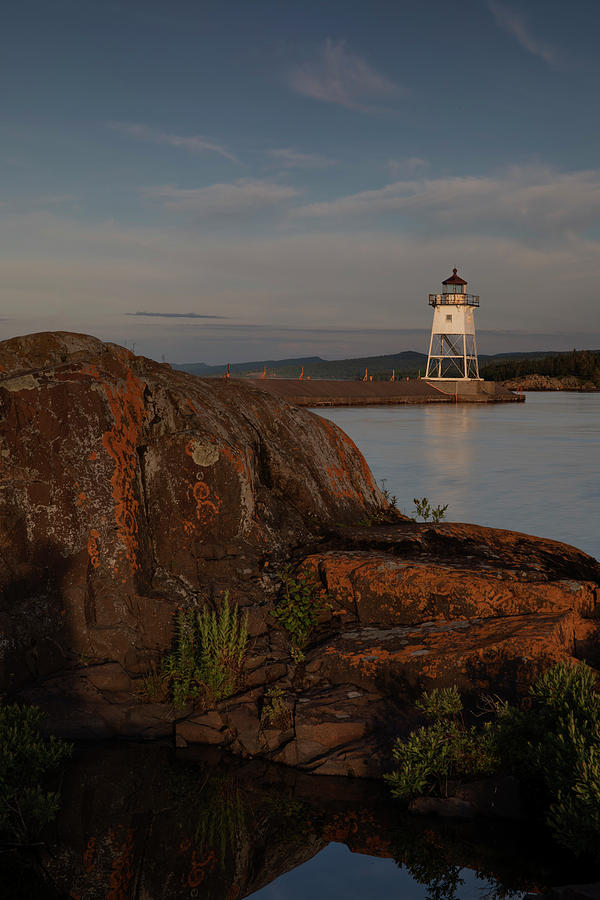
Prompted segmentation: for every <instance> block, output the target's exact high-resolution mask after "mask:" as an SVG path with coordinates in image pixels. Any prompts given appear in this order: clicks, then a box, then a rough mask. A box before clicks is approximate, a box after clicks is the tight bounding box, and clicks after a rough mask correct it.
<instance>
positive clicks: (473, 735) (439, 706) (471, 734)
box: [384, 686, 497, 800]
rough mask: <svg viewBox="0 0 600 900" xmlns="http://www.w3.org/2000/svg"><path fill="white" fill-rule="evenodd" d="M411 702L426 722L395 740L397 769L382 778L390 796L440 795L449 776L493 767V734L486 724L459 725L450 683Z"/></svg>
mask: <svg viewBox="0 0 600 900" xmlns="http://www.w3.org/2000/svg"><path fill="white" fill-rule="evenodd" d="M416 705H417V708H418V709H420V710H422V712H423V713H424V714H425V716H426V718H427V719H429V720H430V722H431V724H429V725H423V726H421V727H420V728H418V729H416V731H413V732H412V733H411V734H410V735H409V736H408V737H407V738H405V739H403V738H398V739H397V740H396V742H395V744H394V749H393V751H392V755H393V757H394V759H395V760H396V762H397V764H398V767H397V768H396V769H395V770H394V772H392V773H391V774H390V775H385V776H384V777H385V780H386V781H387V782H388V784H389V785H390V787H391V791H392V795H393V796H394V797H397V798H398V799H402V800H410V799H412V798H413V797H416V796H419V795H420V794H424V793H435V794H437V795H438V796H439V795H442V796H444V797H446V796H447V795H448V781H449V779H452V778H464V777H475V776H479V775H486V774H490V773H491V772H493V771H494V769H495V768H496V766H497V759H496V756H495V750H494V735H493V733H492V731H491V729H489V728H485V729H482V730H478V729H476V728H475V727H474V726H471V727H467V726H466V725H465V723H464V720H463V716H462V710H463V705H462V700H461V698H460V694H459V692H458V688H457V687H456V686H454V687H452V688H443V689H442V690H438V689H434V690H433V691H431V693H429V694H427V693H425V694H423V696H422V698H421V700H420V701H418V702H417V704H416Z"/></svg>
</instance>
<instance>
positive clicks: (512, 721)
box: [498, 663, 600, 857]
mask: <svg viewBox="0 0 600 900" xmlns="http://www.w3.org/2000/svg"><path fill="white" fill-rule="evenodd" d="M529 695H530V699H531V707H530V708H529V709H518V708H516V707H514V706H509V705H508V704H503V705H502V706H500V707H499V709H498V747H499V751H500V753H501V757H502V759H503V762H504V765H505V766H506V767H507V768H509V769H510V770H511V771H513V772H514V773H515V774H516V775H517V776H519V777H520V778H521V781H522V783H523V784H524V785H527V787H528V789H529V795H530V803H531V804H532V805H533V806H534V808H536V809H537V810H539V811H540V812H541V813H542V814H543V815H544V817H545V819H546V822H547V824H548V825H549V827H550V829H551V831H552V833H553V834H554V837H555V838H556V839H557V840H558V841H559V842H560V843H561V844H563V845H564V846H566V847H568V848H569V849H570V850H571V851H572V852H573V853H575V854H576V855H580V854H582V853H588V854H592V855H594V856H596V857H598V856H600V694H598V692H597V684H596V676H595V674H594V672H593V671H592V669H590V668H589V667H588V666H587V665H586V664H585V663H578V664H577V665H569V664H566V663H560V664H559V665H556V666H554V667H553V668H551V669H548V670H547V671H546V672H545V673H544V674H543V675H541V676H540V677H539V678H538V679H537V680H536V682H535V683H534V684H533V685H532V687H531V689H530V692H529Z"/></svg>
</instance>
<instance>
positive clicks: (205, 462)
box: [188, 441, 219, 467]
mask: <svg viewBox="0 0 600 900" xmlns="http://www.w3.org/2000/svg"><path fill="white" fill-rule="evenodd" d="M188 446H189V451H190V456H191V457H192V459H193V460H194V462H195V463H196V465H197V466H203V467H207V466H214V464H215V463H216V462H217V460H218V459H219V448H218V447H215V445H214V444H210V443H208V442H204V441H190V443H189V445H188Z"/></svg>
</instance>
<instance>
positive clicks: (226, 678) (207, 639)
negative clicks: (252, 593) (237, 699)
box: [198, 593, 248, 700]
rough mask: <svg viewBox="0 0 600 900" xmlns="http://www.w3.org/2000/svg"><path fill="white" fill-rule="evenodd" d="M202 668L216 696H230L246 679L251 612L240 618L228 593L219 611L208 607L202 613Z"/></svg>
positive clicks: (214, 696) (200, 630)
mask: <svg viewBox="0 0 600 900" xmlns="http://www.w3.org/2000/svg"><path fill="white" fill-rule="evenodd" d="M198 632H199V636H200V656H199V669H200V677H201V680H202V682H203V683H204V684H205V685H206V687H207V688H208V691H209V693H210V694H211V696H212V697H213V699H215V700H221V699H223V698H224V697H230V696H231V694H233V693H235V691H236V690H237V689H238V687H239V686H240V685H241V683H242V668H243V664H244V657H245V654H246V645H247V643H248V613H245V614H244V616H243V617H242V618H241V619H240V616H239V612H238V608H237V605H234V606H231V607H230V606H229V597H228V594H227V593H226V594H225V598H224V600H223V604H222V606H221V608H220V610H219V613H218V615H217V613H216V612H215V611H214V610H208V609H206V607H205V608H204V609H201V610H200V612H199V613H198Z"/></svg>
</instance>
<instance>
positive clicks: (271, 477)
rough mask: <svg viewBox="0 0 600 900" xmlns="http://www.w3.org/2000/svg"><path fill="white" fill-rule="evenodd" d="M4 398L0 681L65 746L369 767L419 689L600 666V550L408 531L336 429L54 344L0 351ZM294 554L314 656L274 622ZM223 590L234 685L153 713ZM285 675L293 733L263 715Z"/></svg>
mask: <svg viewBox="0 0 600 900" xmlns="http://www.w3.org/2000/svg"><path fill="white" fill-rule="evenodd" d="M0 408H1V418H0V548H1V552H0V579H1V585H2V594H1V599H0V632H1V634H0V689H2V690H5V691H10V692H12V693H18V694H19V695H20V696H22V697H24V698H26V699H27V700H30V701H33V702H36V703H38V704H39V705H40V706H41V707H42V708H43V709H44V710H45V711H46V712H47V714H48V724H49V729H50V730H52V731H54V732H55V733H60V734H63V735H65V736H71V737H116V736H120V737H138V738H140V737H141V738H147V739H153V738H156V737H162V736H167V735H174V736H175V737H176V740H177V743H178V744H179V745H180V746H185V745H187V744H193V743H204V744H212V745H218V746H221V747H226V748H228V749H229V750H231V751H233V752H235V753H238V754H240V755H242V756H247V757H251V756H260V757H264V758H268V759H272V760H275V761H279V762H282V763H285V764H287V765H291V766H296V767H299V768H301V769H304V770H306V771H310V772H318V773H320V774H355V775H358V776H371V775H378V774H380V773H381V771H382V770H383V769H385V767H386V766H387V765H389V759H390V750H391V744H392V742H393V739H394V737H395V736H396V735H397V734H398V733H401V732H402V731H403V730H405V729H407V728H408V727H410V726H411V725H412V724H413V721H414V720H413V715H414V713H413V702H414V699H415V698H416V696H417V695H418V694H419V693H420V692H421V691H422V690H423V689H430V688H432V687H434V686H445V685H450V684H454V683H457V684H459V686H460V687H461V688H462V689H463V690H464V692H465V693H466V695H467V696H468V697H471V698H473V700H476V698H477V696H478V695H479V694H480V693H481V692H482V691H493V692H501V693H503V694H505V695H508V696H513V697H514V696H518V695H520V694H523V693H524V692H525V691H526V690H527V687H528V685H529V684H530V682H531V681H532V679H533V678H534V677H535V676H536V675H537V674H538V672H539V671H540V670H542V669H543V668H544V667H546V666H548V665H549V664H551V663H553V662H555V661H558V660H569V659H575V658H586V659H588V660H589V661H591V662H592V663H594V661H595V659H596V645H597V608H598V601H599V595H598V585H599V583H600V566H599V565H598V563H597V562H596V561H595V560H593V559H592V558H591V557H589V556H587V555H586V554H584V553H582V552H581V551H579V550H576V549H575V548H573V547H569V546H567V545H565V544H561V543H558V542H554V541H549V540H543V539H540V538H535V537H531V536H528V535H524V534H518V533H514V532H508V531H500V530H496V529H489V528H482V527H478V526H474V525H464V524H445V523H443V524H439V525H430V524H417V523H414V522H412V521H410V520H408V519H406V518H404V517H403V516H401V515H399V514H398V513H397V512H396V511H395V510H392V509H389V508H387V507H386V503H385V500H384V498H383V496H382V495H381V492H380V491H379V490H378V488H377V486H376V484H375V482H374V480H373V477H372V475H371V473H370V471H369V469H368V467H367V465H366V463H365V461H364V459H363V458H362V456H361V455H360V453H359V452H358V450H357V449H356V447H355V446H354V444H353V443H352V441H351V440H350V439H349V438H348V437H347V436H346V435H345V434H344V433H343V432H342V431H340V429H338V428H336V427H335V426H334V425H332V424H331V423H330V422H327V421H326V420H324V419H322V418H320V417H319V416H316V415H313V414H312V413H309V412H306V411H304V410H301V409H298V408H295V407H291V406H289V405H288V404H287V403H285V402H284V401H282V400H280V399H277V398H274V397H272V396H270V395H268V394H266V393H264V392H262V391H261V390H259V389H258V388H256V387H252V386H249V385H244V384H242V383H240V382H231V383H228V382H226V381H217V380H210V381H207V380H202V379H200V378H196V377H194V376H192V375H188V374H186V373H183V372H175V371H172V370H171V369H170V367H169V366H166V365H159V364H157V363H155V362H152V361H151V360H148V359H144V358H142V357H136V356H134V355H133V354H131V353H130V352H129V351H127V350H125V349H124V348H122V347H118V346H116V345H113V344H105V343H102V342H101V341H98V340H97V339H95V338H92V337H89V336H86V335H76V334H70V333H63V332H58V333H50V334H37V335H29V336H27V337H23V338H15V339H13V340H11V341H5V342H4V343H3V344H0ZM399 452H401V448H399ZM290 561H291V562H293V563H294V564H295V565H297V566H298V567H299V568H300V569H301V570H303V571H306V572H308V573H311V575H312V576H313V577H314V578H315V579H317V580H318V581H319V582H320V583H321V584H322V585H323V587H325V588H326V589H327V591H328V593H329V596H330V598H331V601H332V602H331V607H330V608H327V609H326V610H324V611H323V613H322V615H321V619H320V622H319V626H318V628H317V630H316V632H315V633H314V635H313V637H312V640H311V643H310V645H309V646H308V647H307V649H306V655H305V659H304V660H303V661H302V662H296V661H294V659H293V658H292V656H291V654H290V647H289V642H288V640H287V637H286V635H285V633H284V632H283V631H282V630H281V628H279V627H278V626H277V624H276V623H275V621H274V619H273V618H272V617H271V616H270V612H271V611H272V609H273V605H274V602H275V599H276V597H277V592H278V590H279V578H278V576H277V572H278V571H279V570H280V568H281V566H282V565H283V564H284V563H286V562H290ZM226 590H228V591H229V592H230V597H231V599H232V600H233V601H235V602H237V603H238V604H239V605H240V606H241V607H244V608H245V609H247V610H248V612H249V616H250V643H249V653H248V658H247V661H246V668H245V679H246V680H245V686H244V690H243V691H241V692H240V693H239V694H237V695H236V696H234V697H231V698H229V699H228V700H226V701H223V702H221V703H219V704H218V705H217V706H216V707H215V708H213V709H209V710H206V709H198V708H197V709H194V708H193V707H190V708H189V709H186V710H183V711H177V710H175V709H174V708H173V706H172V705H171V704H169V703H148V702H144V699H143V697H142V695H141V691H140V687H141V684H142V680H143V676H144V675H145V674H146V673H147V672H148V671H149V670H150V669H151V668H152V666H153V665H156V664H157V663H158V662H159V660H160V657H161V655H162V653H164V651H165V650H166V649H168V648H169V647H170V645H171V641H172V636H173V622H174V614H175V612H176V610H177V609H178V608H181V607H186V606H189V605H190V604H202V603H208V604H215V603H216V602H217V601H218V600H219V599H220V598H221V597H222V596H223V594H224V592H225V591H226ZM273 685H277V686H279V687H281V688H282V689H283V690H284V692H285V697H286V704H287V707H288V715H287V717H286V718H287V721H285V722H284V723H283V726H282V727H280V728H277V727H271V726H268V725H267V723H266V721H265V717H264V716H263V715H262V708H263V703H264V695H265V691H266V690H267V689H268V688H269V687H270V686H273Z"/></svg>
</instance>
